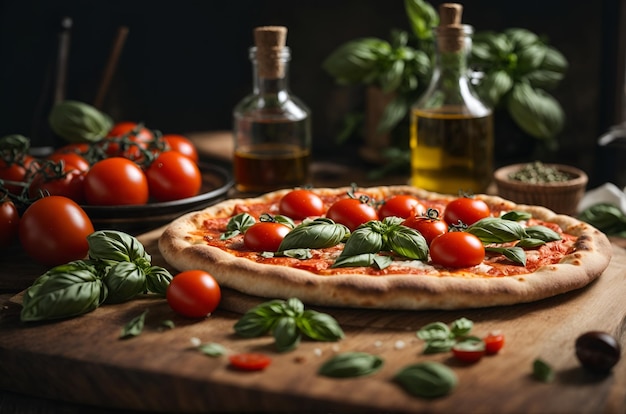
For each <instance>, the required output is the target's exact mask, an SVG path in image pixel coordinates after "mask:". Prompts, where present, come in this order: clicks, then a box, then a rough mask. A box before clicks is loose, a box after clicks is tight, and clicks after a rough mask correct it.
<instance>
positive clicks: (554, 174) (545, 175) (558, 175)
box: [508, 161, 574, 184]
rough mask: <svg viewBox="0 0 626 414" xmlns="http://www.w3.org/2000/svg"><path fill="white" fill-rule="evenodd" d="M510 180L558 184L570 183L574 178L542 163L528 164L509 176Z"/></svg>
mask: <svg viewBox="0 0 626 414" xmlns="http://www.w3.org/2000/svg"><path fill="white" fill-rule="evenodd" d="M508 177H509V179H511V180H516V181H521V182H524V183H529V184H541V183H556V182H563V181H569V180H571V179H572V178H574V177H573V176H572V175H571V174H568V173H567V172H565V171H560V170H559V169H557V168H555V167H552V166H549V165H545V164H544V163H542V162H541V161H535V162H531V163H528V164H526V165H525V166H524V167H522V168H521V169H519V170H517V171H515V172H512V173H510V174H509V175H508Z"/></svg>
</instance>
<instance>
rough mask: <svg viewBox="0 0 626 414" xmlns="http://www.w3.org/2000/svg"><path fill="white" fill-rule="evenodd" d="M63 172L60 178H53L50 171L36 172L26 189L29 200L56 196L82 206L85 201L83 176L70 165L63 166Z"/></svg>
mask: <svg viewBox="0 0 626 414" xmlns="http://www.w3.org/2000/svg"><path fill="white" fill-rule="evenodd" d="M63 170H64V172H63V175H61V176H55V175H54V173H51V172H50V169H44V170H42V171H39V172H37V173H36V174H35V177H34V178H33V181H32V182H31V183H30V187H29V188H28V195H29V196H30V197H31V198H37V197H41V196H46V195H57V196H63V197H67V198H69V199H71V200H74V201H75V202H77V203H78V204H83V203H84V201H85V174H84V173H82V172H80V171H78V170H76V169H74V167H72V166H70V165H65V166H64V167H63ZM47 171H48V172H47Z"/></svg>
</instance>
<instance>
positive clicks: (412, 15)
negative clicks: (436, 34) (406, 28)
mask: <svg viewBox="0 0 626 414" xmlns="http://www.w3.org/2000/svg"><path fill="white" fill-rule="evenodd" d="M404 8H405V10H406V14H407V16H408V18H409V23H411V28H412V29H413V33H415V36H417V38H418V39H421V40H429V39H432V37H433V27H436V26H437V25H438V24H439V14H438V13H437V11H436V10H435V9H434V8H433V6H431V5H430V3H428V2H425V1H424V0H405V1H404Z"/></svg>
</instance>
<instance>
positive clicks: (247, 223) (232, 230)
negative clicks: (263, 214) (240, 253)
mask: <svg viewBox="0 0 626 414" xmlns="http://www.w3.org/2000/svg"><path fill="white" fill-rule="evenodd" d="M255 223H256V219H255V218H254V217H252V216H251V215H250V214H248V213H239V214H237V215H235V216H233V217H231V219H230V220H228V223H227V224H226V232H224V233H222V235H221V236H220V239H221V240H226V239H230V238H232V237H235V236H237V235H238V234H243V233H245V232H246V230H248V229H249V228H250V227H252V226H253V225H254V224H255Z"/></svg>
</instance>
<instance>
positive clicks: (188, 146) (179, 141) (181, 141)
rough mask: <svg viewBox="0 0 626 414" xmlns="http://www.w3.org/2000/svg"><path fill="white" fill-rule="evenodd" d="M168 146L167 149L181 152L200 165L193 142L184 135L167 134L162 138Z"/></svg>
mask: <svg viewBox="0 0 626 414" xmlns="http://www.w3.org/2000/svg"><path fill="white" fill-rule="evenodd" d="M161 140H163V141H164V142H165V144H166V148H167V149H169V150H171V151H176V152H180V153H181V154H183V155H185V156H186V157H188V158H189V159H191V160H192V161H193V162H195V163H196V164H197V163H198V159H199V157H198V150H197V148H196V146H195V145H194V144H193V142H192V141H191V140H190V139H189V138H187V137H186V136H184V135H177V134H165V135H163V136H162V137H161Z"/></svg>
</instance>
